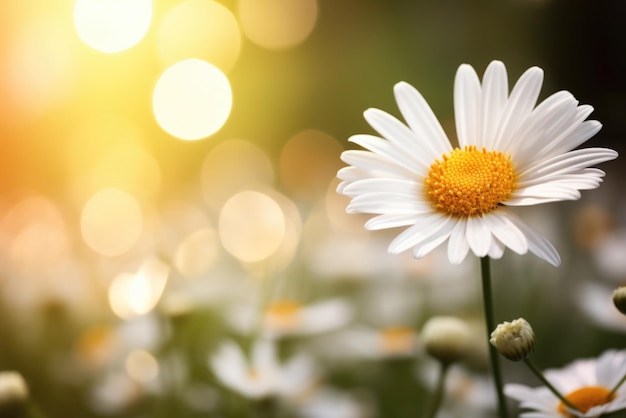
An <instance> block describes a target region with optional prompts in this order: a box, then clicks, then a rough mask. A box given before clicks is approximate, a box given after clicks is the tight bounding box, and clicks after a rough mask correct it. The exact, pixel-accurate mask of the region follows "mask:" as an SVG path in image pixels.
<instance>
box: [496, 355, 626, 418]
mask: <svg viewBox="0 0 626 418" xmlns="http://www.w3.org/2000/svg"><path fill="white" fill-rule="evenodd" d="M625 374H626V350H619V351H617V350H608V351H605V352H604V353H603V354H602V355H600V357H598V358H597V359H583V360H577V361H574V362H573V363H571V364H569V365H567V366H565V367H564V368H562V369H550V370H546V371H545V372H544V375H545V377H546V379H548V381H549V382H550V383H551V384H552V385H553V386H554V387H555V388H556V389H557V390H558V391H559V392H560V393H561V394H563V396H565V398H566V399H567V400H568V401H570V402H571V403H572V404H573V405H574V406H577V407H578V408H579V409H580V411H574V410H572V409H571V408H567V407H565V405H564V404H563V403H562V402H561V401H560V400H559V399H558V398H557V397H556V396H555V395H554V394H553V393H552V392H551V391H550V390H549V389H548V388H546V387H543V386H540V387H535V388H531V387H528V386H525V385H519V384H507V385H505V387H504V392H505V393H506V395H507V396H509V397H511V398H513V399H515V400H517V401H519V402H520V407H521V408H528V409H530V410H531V411H529V412H524V413H522V414H521V415H520V416H521V417H522V418H561V417H567V418H571V417H584V418H593V417H599V416H601V415H605V414H609V413H611V412H615V411H619V410H622V409H624V408H626V386H621V387H620V388H619V389H618V390H617V392H616V393H615V394H614V395H612V396H610V397H609V394H610V392H611V390H612V389H613V388H614V387H615V385H617V383H618V382H619V381H620V380H621V379H622V377H624V375H625Z"/></svg>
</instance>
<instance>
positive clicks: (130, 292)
mask: <svg viewBox="0 0 626 418" xmlns="http://www.w3.org/2000/svg"><path fill="white" fill-rule="evenodd" d="M168 275H169V267H168V266H167V265H166V264H164V263H163V262H161V261H159V260H158V259H157V258H153V257H151V258H148V259H147V260H145V261H144V263H143V264H142V265H141V267H140V269H139V271H138V272H137V273H121V274H119V275H118V276H117V277H115V279H114V280H113V282H111V285H110V287H109V304H110V305H111V309H113V312H115V314H116V315H118V316H119V317H120V318H123V319H128V318H132V317H135V316H139V315H145V314H147V313H148V312H150V311H151V310H152V309H154V307H155V306H156V304H157V303H158V302H159V300H160V299H161V295H162V294H163V290H164V289H165V284H166V283H167V277H168Z"/></svg>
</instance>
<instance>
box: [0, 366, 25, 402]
mask: <svg viewBox="0 0 626 418" xmlns="http://www.w3.org/2000/svg"><path fill="white" fill-rule="evenodd" d="M26 399H28V385H26V381H25V380H24V378H23V377H22V375H21V374H19V373H18V372H13V371H5V372H0V405H9V404H14V403H20V402H24V401H25V400H26Z"/></svg>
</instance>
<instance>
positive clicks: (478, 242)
mask: <svg viewBox="0 0 626 418" xmlns="http://www.w3.org/2000/svg"><path fill="white" fill-rule="evenodd" d="M465 234H466V235H465V236H466V237H467V243H468V244H469V246H470V249H471V250H472V252H473V253H474V255H476V257H484V256H486V255H487V253H488V252H489V248H490V247H491V232H490V231H489V229H488V228H487V226H486V225H485V224H484V223H483V220H482V218H481V217H478V216H469V217H468V218H467V227H466V233H465Z"/></svg>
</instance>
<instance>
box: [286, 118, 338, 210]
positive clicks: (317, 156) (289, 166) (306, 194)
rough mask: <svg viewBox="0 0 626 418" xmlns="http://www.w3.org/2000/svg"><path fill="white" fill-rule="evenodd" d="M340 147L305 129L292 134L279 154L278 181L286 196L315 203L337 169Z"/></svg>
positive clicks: (321, 133)
mask: <svg viewBox="0 0 626 418" xmlns="http://www.w3.org/2000/svg"><path fill="white" fill-rule="evenodd" d="M342 150H343V147H342V146H341V145H340V144H339V142H337V140H336V139H335V138H333V137H332V136H330V135H329V134H327V133H325V132H322V131H319V130H315V129H307V130H304V131H301V132H298V133H297V134H296V135H294V136H293V137H292V138H291V139H289V141H288V142H287V143H286V144H285V146H284V147H283V149H282V151H281V154H280V161H279V173H280V181H281V184H282V185H283V187H284V188H285V190H286V191H287V192H288V193H289V195H290V196H293V197H294V198H295V199H302V200H305V201H308V202H313V201H316V200H319V199H320V198H321V197H322V196H323V195H324V193H326V189H327V188H328V184H329V183H330V181H331V180H332V179H333V178H334V177H335V175H336V173H337V170H338V169H339V168H340V167H342V166H343V165H344V163H343V162H342V161H341V160H340V159H339V157H338V156H339V155H340V154H341V151H342Z"/></svg>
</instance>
